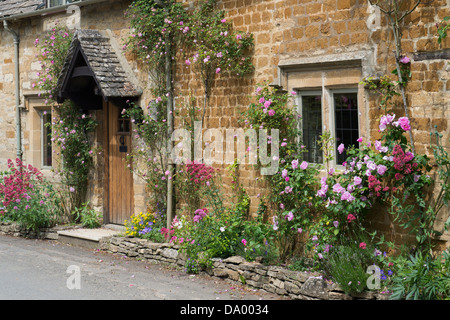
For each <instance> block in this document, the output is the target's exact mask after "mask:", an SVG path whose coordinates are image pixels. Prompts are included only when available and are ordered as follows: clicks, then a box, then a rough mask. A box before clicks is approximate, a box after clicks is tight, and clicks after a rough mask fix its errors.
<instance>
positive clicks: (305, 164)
mask: <svg viewBox="0 0 450 320" xmlns="http://www.w3.org/2000/svg"><path fill="white" fill-rule="evenodd" d="M306 168H308V162H306V161H303V162H302V164H301V165H300V169H302V170H306Z"/></svg>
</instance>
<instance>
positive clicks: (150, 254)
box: [102, 237, 387, 300]
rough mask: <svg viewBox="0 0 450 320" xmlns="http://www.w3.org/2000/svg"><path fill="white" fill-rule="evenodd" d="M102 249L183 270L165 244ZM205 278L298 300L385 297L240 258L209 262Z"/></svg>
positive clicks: (122, 240) (138, 242)
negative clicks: (346, 291) (357, 292)
mask: <svg viewBox="0 0 450 320" xmlns="http://www.w3.org/2000/svg"><path fill="white" fill-rule="evenodd" d="M102 249H103V250H106V251H109V252H111V253H117V254H123V255H126V256H127V257H133V258H138V259H144V260H147V261H152V262H158V263H167V264H170V265H175V266H178V267H184V266H185V262H186V259H185V257H183V255H182V254H180V253H179V252H178V249H179V247H178V246H176V245H171V244H168V243H153V242H150V241H147V240H143V239H137V238H128V237H112V238H111V239H110V240H109V241H107V242H105V243H103V244H102ZM204 272H206V273H207V274H208V275H210V276H213V277H218V278H221V279H225V280H226V281H229V282H231V283H238V284H244V285H246V286H249V287H252V288H256V289H260V290H264V291H267V292H271V293H275V294H278V295H280V296H283V297H286V298H290V299H299V300H351V299H364V300H385V299H387V296H386V295H383V294H379V293H377V292H372V291H370V292H365V293H363V294H360V295H352V296H349V295H346V294H344V292H343V291H342V290H340V289H339V287H338V285H337V284H335V283H331V282H330V281H326V280H325V279H323V278H322V276H321V275H320V274H318V273H310V272H299V271H292V270H289V269H286V268H283V267H279V266H266V265H263V264H261V263H258V262H248V261H246V260H245V259H244V258H242V257H239V256H234V257H229V258H226V259H218V258H214V259H212V268H209V269H208V270H205V271H204Z"/></svg>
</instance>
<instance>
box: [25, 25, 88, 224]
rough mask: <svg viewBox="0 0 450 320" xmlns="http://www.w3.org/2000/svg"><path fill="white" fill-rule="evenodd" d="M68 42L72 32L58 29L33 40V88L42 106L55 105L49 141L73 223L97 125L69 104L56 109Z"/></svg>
mask: <svg viewBox="0 0 450 320" xmlns="http://www.w3.org/2000/svg"><path fill="white" fill-rule="evenodd" d="M71 41H72V32H71V31H70V30H68V29H67V27H65V26H62V25H58V26H56V27H55V28H53V29H52V30H51V31H50V32H49V33H48V34H47V35H46V37H45V38H44V39H41V40H39V39H36V41H35V45H36V46H37V47H38V48H39V49H40V55H39V59H40V61H41V63H42V70H44V71H43V72H40V73H39V77H40V78H39V82H38V83H37V87H38V88H39V89H40V90H41V91H43V96H44V97H45V98H46V100H45V102H46V103H47V104H49V105H55V106H54V108H53V109H54V111H55V113H56V116H54V117H53V121H52V123H51V124H48V125H49V130H51V132H52V141H54V143H55V144H56V145H57V146H58V147H59V150H60V151H59V155H61V159H62V163H61V165H60V168H59V170H57V174H59V175H60V176H61V178H62V183H63V185H64V186H65V190H63V191H62V192H63V193H64V194H65V195H66V197H65V198H67V199H68V201H66V202H65V203H64V204H63V205H64V209H65V211H66V215H67V216H68V217H69V218H70V219H71V220H73V216H72V213H73V212H72V211H73V210H74V209H75V208H78V207H80V206H81V205H82V202H83V201H84V198H85V196H86V190H87V183H88V176H89V173H90V170H91V169H92V166H93V156H94V153H95V150H94V149H93V147H92V145H93V142H92V140H93V139H92V136H91V135H92V133H93V132H94V131H95V128H96V126H97V123H96V122H95V120H94V119H93V118H92V115H86V114H81V112H80V109H79V108H78V107H77V106H76V105H75V104H74V103H73V102H71V101H68V100H67V101H65V102H64V103H62V104H61V105H56V103H55V98H56V92H55V90H56V85H57V81H58V77H59V75H60V72H61V69H62V67H63V64H64V62H65V59H66V55H67V51H68V49H69V46H70V43H71ZM34 85H36V84H33V86H34Z"/></svg>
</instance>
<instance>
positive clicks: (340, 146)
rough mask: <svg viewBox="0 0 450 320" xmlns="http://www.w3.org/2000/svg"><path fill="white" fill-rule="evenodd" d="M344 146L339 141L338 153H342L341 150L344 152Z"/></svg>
mask: <svg viewBox="0 0 450 320" xmlns="http://www.w3.org/2000/svg"><path fill="white" fill-rule="evenodd" d="M344 148H345V146H344V144H343V143H341V144H340V145H339V147H338V151H339V154H342V152H344Z"/></svg>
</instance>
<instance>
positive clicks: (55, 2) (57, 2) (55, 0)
mask: <svg viewBox="0 0 450 320" xmlns="http://www.w3.org/2000/svg"><path fill="white" fill-rule="evenodd" d="M63 4H64V0H50V7H56V6H62V5H63Z"/></svg>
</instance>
